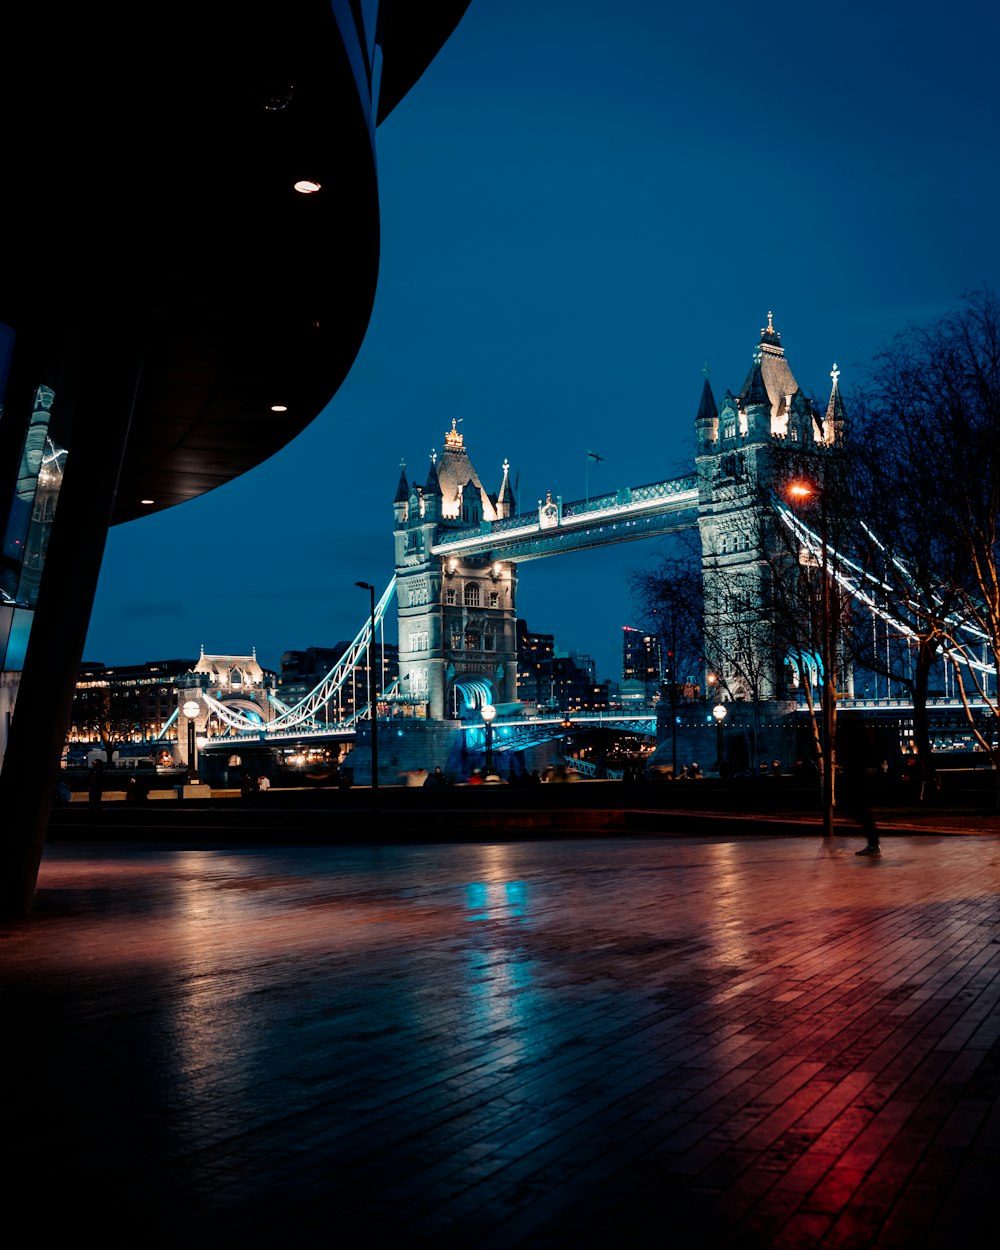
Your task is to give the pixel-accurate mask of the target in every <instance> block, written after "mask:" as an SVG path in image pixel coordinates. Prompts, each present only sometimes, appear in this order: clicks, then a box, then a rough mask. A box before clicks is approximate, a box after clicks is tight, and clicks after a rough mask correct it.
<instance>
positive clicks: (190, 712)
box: [181, 699, 201, 785]
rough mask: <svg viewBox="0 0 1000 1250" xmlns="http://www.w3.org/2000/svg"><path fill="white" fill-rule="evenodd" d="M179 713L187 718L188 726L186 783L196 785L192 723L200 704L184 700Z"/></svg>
mask: <svg viewBox="0 0 1000 1250" xmlns="http://www.w3.org/2000/svg"><path fill="white" fill-rule="evenodd" d="M181 711H182V712H183V713H184V715H185V716H186V717H187V726H188V760H187V763H188V782H189V783H190V784H191V785H197V784H198V745H197V742H196V739H195V736H194V723H195V721H196V720H197V719H198V716H199V714H200V712H201V702H200V700H198V699H186V700H185V701H184V703H183V704H182V705H181Z"/></svg>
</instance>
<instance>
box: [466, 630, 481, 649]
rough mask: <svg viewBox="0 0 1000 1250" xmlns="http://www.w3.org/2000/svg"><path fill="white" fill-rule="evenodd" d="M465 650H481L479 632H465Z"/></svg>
mask: <svg viewBox="0 0 1000 1250" xmlns="http://www.w3.org/2000/svg"><path fill="white" fill-rule="evenodd" d="M465 649H466V651H478V650H479V631H478V630H475V629H467V630H466V631H465Z"/></svg>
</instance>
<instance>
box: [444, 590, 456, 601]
mask: <svg viewBox="0 0 1000 1250" xmlns="http://www.w3.org/2000/svg"><path fill="white" fill-rule="evenodd" d="M444 601H445V603H453V604H454V603H458V592H457V591H455V590H453V589H452V590H446V591H445V592H444Z"/></svg>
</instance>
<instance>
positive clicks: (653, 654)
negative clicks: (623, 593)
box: [621, 625, 665, 706]
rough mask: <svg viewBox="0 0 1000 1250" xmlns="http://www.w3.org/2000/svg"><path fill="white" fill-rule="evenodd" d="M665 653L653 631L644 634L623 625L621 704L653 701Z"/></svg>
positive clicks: (658, 688)
mask: <svg viewBox="0 0 1000 1250" xmlns="http://www.w3.org/2000/svg"><path fill="white" fill-rule="evenodd" d="M664 659H665V657H664V654H663V647H662V643H661V641H660V639H659V638H658V637H657V636H656V635H655V634H647V633H643V631H642V630H641V629H635V628H634V627H633V626H631V625H625V626H623V627H622V684H621V700H622V703H623V705H625V706H628V705H629V704H651V703H655V702H656V701H657V699H658V698H659V695H660V686H661V685H662V683H663V679H664V671H665V666H664Z"/></svg>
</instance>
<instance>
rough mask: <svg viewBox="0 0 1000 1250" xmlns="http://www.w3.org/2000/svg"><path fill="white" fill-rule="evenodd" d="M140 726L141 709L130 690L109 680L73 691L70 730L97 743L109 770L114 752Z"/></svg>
mask: <svg viewBox="0 0 1000 1250" xmlns="http://www.w3.org/2000/svg"><path fill="white" fill-rule="evenodd" d="M140 723H141V707H140V702H139V698H138V696H137V694H136V692H135V691H134V690H130V689H122V688H121V687H118V686H116V685H114V684H113V683H111V682H109V681H100V682H93V683H88V684H87V685H86V686H85V687H83V688H81V687H78V688H77V693H76V697H75V698H74V700H73V726H72V727H73V729H75V730H76V732H77V733H78V734H80V735H84V734H86V735H88V736H89V737H90V739H91V741H93V740H95V739H96V740H97V741H98V742H100V744H101V746H102V748H103V750H104V752H105V755H106V758H107V764H108V767H109V768H110V767H111V765H112V760H113V757H114V753H115V751H116V750H118V749H119V748H120V747H122V746H124V745H125V744H126V743H127V742H131V741H132V740H133V738H134V737H135V734H136V732H137V731H138V729H139V727H140Z"/></svg>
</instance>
